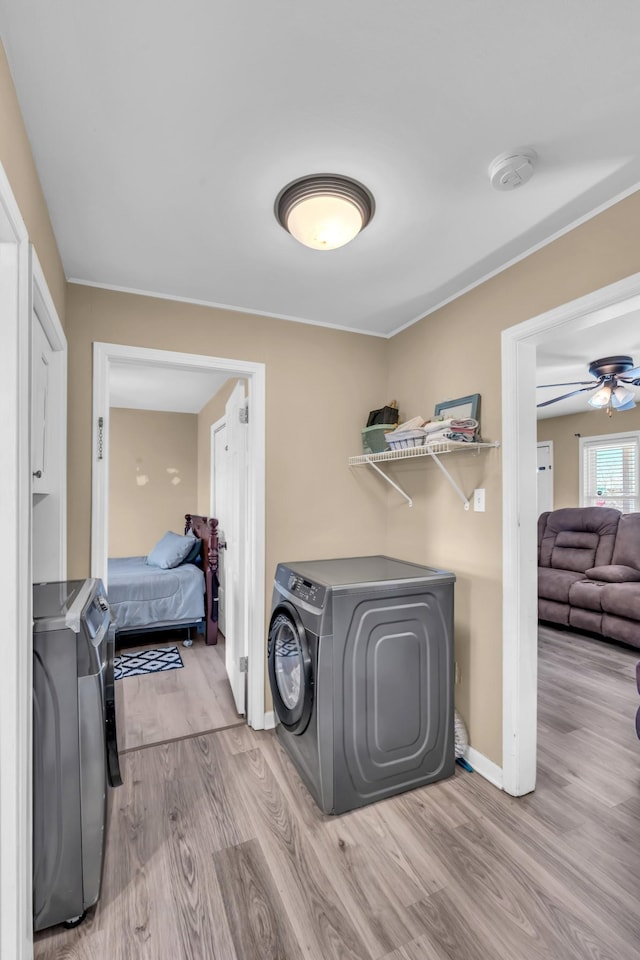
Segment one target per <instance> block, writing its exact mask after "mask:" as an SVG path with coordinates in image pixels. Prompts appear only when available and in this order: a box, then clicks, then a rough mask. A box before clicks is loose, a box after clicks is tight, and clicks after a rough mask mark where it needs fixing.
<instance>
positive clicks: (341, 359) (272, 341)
mask: <svg viewBox="0 0 640 960" xmlns="http://www.w3.org/2000/svg"><path fill="white" fill-rule="evenodd" d="M67 302H68V306H67V317H68V319H67V326H68V337H69V458H70V468H69V504H70V509H69V543H68V552H69V575H70V576H72V577H76V576H77V577H80V576H84V575H86V574H87V573H88V571H89V547H90V511H91V350H92V347H91V345H92V343H93V341H95V340H102V341H108V342H110V343H125V344H133V345H135V346H148V347H156V348H161V349H167V350H178V351H185V352H187V353H199V354H204V355H211V356H218V357H232V358H239V359H244V360H251V361H256V362H262V363H264V364H265V365H266V394H267V437H266V444H267V454H266V483H267V488H266V542H267V551H266V586H267V596H268V598H270V597H271V590H272V585H273V574H274V570H275V566H276V564H277V563H278V561H282V560H299V559H305V558H308V559H310V558H322V557H330V556H345V555H349V554H370V553H379V552H381V551H382V550H383V548H384V543H385V535H386V512H385V502H386V498H385V494H384V491H383V488H382V484H381V482H380V481H378V480H377V479H376V478H375V477H372V476H367V475H366V474H365V473H364V471H362V470H354V469H350V468H349V467H348V466H347V457H348V456H349V455H351V454H353V453H358V452H359V450H360V429H361V427H362V425H363V424H364V423H365V422H366V417H367V414H368V412H369V410H371V409H373V408H374V407H379V406H380V405H381V404H382V403H384V401H385V399H386V390H383V389H382V388H381V385H383V384H384V383H385V379H386V352H387V348H388V344H387V341H385V340H383V339H380V338H378V337H363V336H360V335H358V334H355V333H354V334H352V333H345V332H343V331H340V330H330V329H325V328H322V327H316V326H311V325H307V324H295V323H290V322H287V321H285V320H274V319H272V318H268V317H255V316H250V315H247V314H242V313H233V312H230V311H225V310H216V309H211V308H207V307H200V306H195V305H192V304H184V303H175V302H172V301H169V300H154V299H152V298H150V297H142V296H135V295H131V294H123V293H116V292H113V291H108V290H100V289H96V288H92V287H84V286H79V285H74V284H70V285H69V288H68V301H67Z"/></svg>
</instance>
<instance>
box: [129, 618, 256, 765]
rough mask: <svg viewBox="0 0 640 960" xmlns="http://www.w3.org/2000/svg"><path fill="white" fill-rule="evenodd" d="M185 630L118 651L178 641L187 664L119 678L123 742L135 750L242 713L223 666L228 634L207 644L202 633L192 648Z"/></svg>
mask: <svg viewBox="0 0 640 960" xmlns="http://www.w3.org/2000/svg"><path fill="white" fill-rule="evenodd" d="M183 639H184V631H181V632H179V633H174V634H171V633H164V634H160V635H158V636H157V637H155V638H154V640H153V641H152V642H150V643H145V644H136V645H135V646H129V647H126V648H124V649H122V650H118V653H129V652H134V651H136V652H137V651H141V650H148V649H151V648H153V647H172V646H176V647H177V648H178V650H179V651H180V656H181V657H182V662H183V664H184V667H182V668H181V669H179V670H167V671H163V672H162V673H154V674H145V675H143V676H139V677H125V678H124V679H122V680H116V710H117V716H118V746H119V748H120V750H121V751H127V750H135V749H137V748H138V747H142V746H149V745H150V744H154V743H165V742H166V741H167V740H177V739H181V738H183V737H188V736H192V735H193V734H194V733H205V732H208V731H210V730H218V729H221V728H223V727H228V726H231V725H232V724H236V723H244V720H243V718H242V717H239V716H238V714H237V712H236V708H235V704H234V702H233V696H232V694H231V687H230V686H229V681H228V679H227V674H226V671H225V666H224V649H225V648H224V638H221V639H220V640H219V642H218V643H217V644H215V645H214V646H209V647H208V646H207V645H206V644H205V642H204V640H203V639H202V637H198V638H197V639H195V640H194V642H193V646H192V647H185V646H183V644H182V640H183Z"/></svg>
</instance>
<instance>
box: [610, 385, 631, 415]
mask: <svg viewBox="0 0 640 960" xmlns="http://www.w3.org/2000/svg"><path fill="white" fill-rule="evenodd" d="M633 399H634V395H633V393H632V392H631V390H627V388H626V387H623V386H622V385H621V384H619V385H618V386H617V387H616V388H615V390H614V391H613V397H612V398H611V403H612V404H613V406H614V407H616V409H619V408H620V407H621V406H623V405H624V404H625V403H628V402H629V400H633Z"/></svg>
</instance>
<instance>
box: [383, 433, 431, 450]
mask: <svg viewBox="0 0 640 960" xmlns="http://www.w3.org/2000/svg"><path fill="white" fill-rule="evenodd" d="M426 436H427V435H426V433H425V431H424V430H396V431H394V433H385V435H384V438H385V440H386V441H387V443H388V444H389V446H390V447H391V449H392V450H402V449H404V448H406V447H423V446H424V442H425V440H426Z"/></svg>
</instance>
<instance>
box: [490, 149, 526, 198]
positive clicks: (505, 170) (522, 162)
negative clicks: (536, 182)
mask: <svg viewBox="0 0 640 960" xmlns="http://www.w3.org/2000/svg"><path fill="white" fill-rule="evenodd" d="M537 159H538V155H537V153H536V152H535V150H531V149H530V148H529V147H527V148H526V149H524V150H519V151H517V152H516V153H501V154H500V156H499V157H496V158H495V160H493V161H492V162H491V163H490V164H489V179H490V181H491V186H492V187H494V189H496V190H515V189H516V187H521V186H522V185H523V184H524V183H526V182H527V181H528V180H531V177H532V176H533V168H534V164H535V162H536V160H537Z"/></svg>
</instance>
